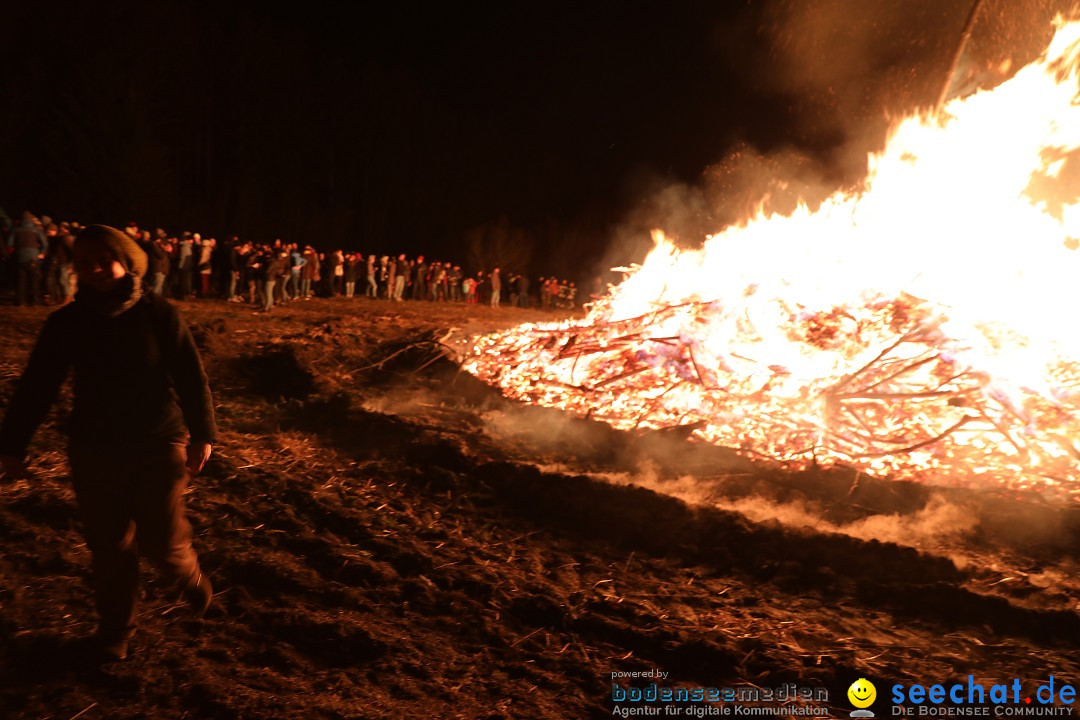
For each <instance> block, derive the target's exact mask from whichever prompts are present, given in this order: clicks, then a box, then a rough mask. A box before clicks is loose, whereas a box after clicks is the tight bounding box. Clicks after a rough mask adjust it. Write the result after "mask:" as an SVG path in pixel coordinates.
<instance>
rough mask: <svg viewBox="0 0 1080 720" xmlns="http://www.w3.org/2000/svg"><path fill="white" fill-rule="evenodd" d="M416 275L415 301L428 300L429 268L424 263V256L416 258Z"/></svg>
mask: <svg viewBox="0 0 1080 720" xmlns="http://www.w3.org/2000/svg"><path fill="white" fill-rule="evenodd" d="M414 270H415V273H414V275H413V291H412V299H413V300H427V272H428V266H427V263H425V262H424V256H423V255H420V256H419V257H417V258H416V267H415V268H414Z"/></svg>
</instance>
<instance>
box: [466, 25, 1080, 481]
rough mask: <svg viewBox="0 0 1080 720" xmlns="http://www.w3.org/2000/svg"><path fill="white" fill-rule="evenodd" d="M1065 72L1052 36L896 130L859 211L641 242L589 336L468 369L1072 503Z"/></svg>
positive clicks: (1077, 91)
mask: <svg viewBox="0 0 1080 720" xmlns="http://www.w3.org/2000/svg"><path fill="white" fill-rule="evenodd" d="M1078 53H1080V23H1065V22H1059V26H1058V29H1057V33H1056V35H1055V37H1054V40H1053V41H1052V43H1051V45H1050V47H1049V48H1048V49H1047V51H1046V52H1045V53H1044V55H1043V57H1042V58H1040V60H1039V61H1038V62H1035V63H1032V64H1031V65H1029V66H1027V67H1025V68H1022V69H1021V70H1019V71H1018V72H1017V73H1016V75H1015V76H1013V77H1012V78H1011V79H1009V80H1007V81H1006V82H1004V83H1002V84H1001V85H1000V86H998V87H997V88H994V89H992V90H985V91H980V92H979V93H976V94H975V95H972V96H970V97H968V98H961V99H957V100H953V101H952V102H950V103H948V104H947V105H946V106H945V108H944V110H943V113H942V114H941V115H925V116H914V117H911V118H908V119H906V120H904V121H902V122H901V123H899V124H898V125H897V127H896V128H895V129H894V131H893V134H892V136H891V138H890V141H889V143H888V145H887V147H886V149H885V150H884V151H883V152H882V153H880V154H878V155H874V156H871V158H870V160H869V176H868V178H867V180H866V183H865V185H864V187H863V188H862V189H861V190H860V191H858V192H850V193H845V192H840V193H837V194H836V195H834V196H833V197H831V198H829V199H828V200H827V201H826V202H825V203H824V204H822V206H821V207H820V208H818V209H816V210H813V211H811V210H810V209H809V208H806V207H800V208H799V209H798V210H797V211H796V212H795V213H794V214H792V215H791V216H786V217H781V216H775V215H774V216H765V215H761V216H759V217H757V218H753V219H750V220H748V221H747V222H746V223H745V224H743V225H741V226H738V227H732V228H728V229H726V230H724V231H723V232H721V233H719V234H717V235H714V236H711V237H709V238H708V240H707V242H706V243H705V245H704V247H703V248H702V249H700V250H692V251H690V250H685V251H684V250H678V249H677V248H676V247H675V245H674V244H673V243H671V242H669V241H668V240H666V239H665V238H664V237H663V236H662V234H660V233H657V237H656V240H657V246H656V248H655V249H654V250H653V252H652V253H651V254H650V255H649V257H648V258H647V259H646V261H645V263H644V264H643V265H642V266H640V267H636V268H633V269H632V270H631V271H630V272H629V274H628V277H627V279H626V280H625V281H624V282H623V283H621V284H620V285H618V286H617V287H614V288H613V289H612V291H611V293H610V294H609V295H608V296H607V297H605V298H603V299H602V300H600V301H599V302H597V303H596V304H595V305H594V306H592V308H591V310H590V312H589V313H588V316H587V317H586V318H585V319H584V320H581V321H572V322H564V323H549V324H543V325H523V326H520V327H517V328H514V329H513V330H511V331H508V332H504V333H498V334H494V335H489V336H485V337H479V338H473V339H472V340H471V341H470V347H469V348H468V349H467V351H466V353H465V358H464V360H463V366H464V368H465V369H466V370H468V371H469V372H471V373H473V374H475V375H476V376H477V377H479V378H480V379H482V380H484V381H486V382H489V383H491V384H493V385H496V386H498V387H500V388H501V389H502V390H503V392H504V393H505V394H507V395H508V396H510V397H512V398H516V399H520V400H524V401H526V402H530V403H538V404H542V405H547V406H554V407H559V408H563V409H566V410H568V411H570V412H573V413H575V414H578V415H582V416H588V417H591V418H595V419H598V420H603V421H605V422H608V423H611V424H612V425H614V426H616V427H619V428H625V429H629V428H666V427H672V426H685V425H692V426H694V427H695V430H694V433H695V436H696V437H698V438H700V439H702V440H705V441H708V442H712V443H717V444H720V445H724V446H728V447H732V448H735V449H738V450H740V451H741V452H743V453H745V454H747V455H751V456H755V457H759V458H765V459H768V460H771V461H777V462H781V463H786V464H792V465H796V466H801V465H807V464H810V463H825V464H827V463H837V462H839V463H843V464H847V465H850V466H853V467H856V468H858V469H860V470H863V471H866V472H869V473H874V474H882V475H889V476H892V477H898V478H899V477H903V478H911V479H919V480H925V481H932V482H934V483H938V484H953V485H973V486H998V487H1004V488H1008V489H1013V490H1021V489H1034V490H1038V491H1040V492H1043V493H1046V494H1048V495H1052V496H1055V497H1061V496H1068V497H1071V498H1075V499H1080V449H1078V447H1077V445H1078V444H1080V332H1077V331H1076V330H1074V329H1073V328H1072V327H1070V325H1071V323H1070V322H1069V321H1068V320H1066V319H1064V318H1063V317H1062V313H1067V314H1071V313H1072V312H1074V311H1077V310H1080V253H1078V252H1076V251H1075V250H1073V249H1071V248H1074V247H1075V242H1074V241H1073V238H1076V237H1077V236H1080V190H1078V189H1077V187H1076V183H1077V182H1078V181H1080V172H1077V166H1080V162H1077V161H1080V158H1077V161H1074V160H1073V155H1074V154H1075V151H1076V150H1077V149H1078V148H1080V81H1078V75H1077V65H1078V62H1077V59H1078ZM1069 178H1073V179H1072V180H1070V179H1069ZM1035 188H1037V190H1036V189H1035Z"/></svg>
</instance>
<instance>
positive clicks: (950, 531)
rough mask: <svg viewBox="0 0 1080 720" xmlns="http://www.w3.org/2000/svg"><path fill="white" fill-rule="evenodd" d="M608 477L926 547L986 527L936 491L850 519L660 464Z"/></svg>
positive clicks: (767, 517) (756, 517)
mask: <svg viewBox="0 0 1080 720" xmlns="http://www.w3.org/2000/svg"><path fill="white" fill-rule="evenodd" d="M603 477H604V478H605V479H607V480H608V481H609V482H613V483H616V484H620V485H628V484H633V485H640V486H642V487H646V488H649V489H650V490H655V491H656V492H661V493H664V494H667V495H671V496H674V497H677V498H679V499H680V500H682V501H683V502H686V503H688V504H691V505H705V506H709V507H715V508H718V509H722V510H730V511H732V512H737V513H739V514H741V515H743V516H745V517H746V518H747V519H749V520H752V521H753V522H757V523H761V522H770V521H772V522H779V523H781V524H783V525H787V526H789V527H795V528H805V529H808V530H813V531H815V532H826V533H840V534H844V535H850V536H852V537H856V538H859V539H860V540H878V541H881V542H890V543H895V544H897V545H906V546H910V547H915V548H919V549H923V550H931V549H940V548H942V547H946V546H955V545H957V544H959V543H961V542H963V541H964V540H965V539H968V538H971V537H972V536H973V535H974V533H975V532H976V530H977V529H978V528H979V526H980V518H979V513H977V512H975V508H974V506H973V505H971V504H967V503H962V502H957V501H955V500H949V499H947V498H946V497H945V496H944V495H942V494H933V495H930V497H929V498H928V499H927V501H926V503H925V505H923V506H922V507H920V508H918V509H916V510H915V511H913V512H896V513H886V514H873V515H867V516H866V517H863V518H860V519H858V520H855V521H853V522H850V523H836V522H833V521H830V520H828V519H826V517H825V515H826V512H825V509H824V508H823V507H822V506H821V505H819V504H817V503H814V502H811V501H808V500H797V501H789V502H779V501H776V500H772V499H769V498H766V497H762V496H754V497H740V498H727V497H724V495H723V492H724V490H723V484H722V482H720V483H717V482H716V481H709V480H702V479H700V478H696V477H693V476H682V477H678V478H666V477H664V476H663V475H662V474H661V473H660V472H658V470H657V468H655V467H652V466H649V465H644V466H643V467H642V468H641V469H640V471H639V472H636V473H608V474H604V475H603Z"/></svg>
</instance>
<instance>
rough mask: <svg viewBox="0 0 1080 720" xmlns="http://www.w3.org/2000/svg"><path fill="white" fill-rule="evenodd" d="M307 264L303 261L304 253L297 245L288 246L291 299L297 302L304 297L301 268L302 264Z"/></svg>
mask: <svg viewBox="0 0 1080 720" xmlns="http://www.w3.org/2000/svg"><path fill="white" fill-rule="evenodd" d="M305 262H307V261H306V260H305V259H304V253H303V252H301V251H300V246H299V245H298V244H297V243H290V244H289V283H290V285H291V286H292V287H291V288H290V290H291V291H292V299H293V300H299V299H300V298H302V297H303V296H304V287H303V285H304V283H303V273H302V268H303V267H304V263H305Z"/></svg>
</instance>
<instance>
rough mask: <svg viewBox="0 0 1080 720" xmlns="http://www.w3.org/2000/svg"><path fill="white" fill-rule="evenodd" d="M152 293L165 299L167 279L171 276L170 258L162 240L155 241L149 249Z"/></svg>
mask: <svg viewBox="0 0 1080 720" xmlns="http://www.w3.org/2000/svg"><path fill="white" fill-rule="evenodd" d="M147 255H148V256H149V266H150V269H149V275H148V277H149V278H150V291H151V292H152V293H154V294H155V295H157V296H158V297H164V295H163V293H164V292H165V278H166V276H168V274H169V256H168V254H167V251H166V249H165V247H164V245H162V242H161V240H160V239H157V240H153V241H152V242H151V243H150V244H149V246H148V248H147Z"/></svg>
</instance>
